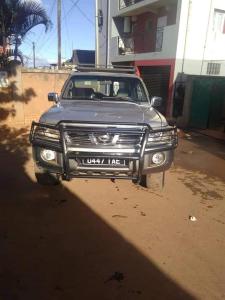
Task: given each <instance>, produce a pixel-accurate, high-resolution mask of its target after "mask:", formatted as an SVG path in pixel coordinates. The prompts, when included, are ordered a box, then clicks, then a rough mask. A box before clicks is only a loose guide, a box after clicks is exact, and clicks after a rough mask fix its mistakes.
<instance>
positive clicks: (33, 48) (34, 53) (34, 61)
mask: <svg viewBox="0 0 225 300" xmlns="http://www.w3.org/2000/svg"><path fill="white" fill-rule="evenodd" d="M32 44H33V66H34V69H35V68H36V64H35V42H33V43H32Z"/></svg>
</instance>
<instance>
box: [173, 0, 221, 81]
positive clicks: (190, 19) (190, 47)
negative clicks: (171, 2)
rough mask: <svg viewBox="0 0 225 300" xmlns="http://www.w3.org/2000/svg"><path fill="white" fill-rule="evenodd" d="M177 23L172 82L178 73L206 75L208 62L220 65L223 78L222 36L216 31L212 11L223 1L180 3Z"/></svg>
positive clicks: (182, 1) (218, 7)
mask: <svg viewBox="0 0 225 300" xmlns="http://www.w3.org/2000/svg"><path fill="white" fill-rule="evenodd" d="M179 2H180V20H179V33H178V42H177V53H176V67H175V78H176V75H177V74H178V73H182V72H183V73H185V74H193V75H205V74H206V73H207V65H208V62H216V63H221V71H220V74H218V75H220V76H225V51H224V49H225V34H223V33H219V32H217V31H215V28H214V11H215V9H220V10H223V11H225V1H224V0H204V1H199V0H179Z"/></svg>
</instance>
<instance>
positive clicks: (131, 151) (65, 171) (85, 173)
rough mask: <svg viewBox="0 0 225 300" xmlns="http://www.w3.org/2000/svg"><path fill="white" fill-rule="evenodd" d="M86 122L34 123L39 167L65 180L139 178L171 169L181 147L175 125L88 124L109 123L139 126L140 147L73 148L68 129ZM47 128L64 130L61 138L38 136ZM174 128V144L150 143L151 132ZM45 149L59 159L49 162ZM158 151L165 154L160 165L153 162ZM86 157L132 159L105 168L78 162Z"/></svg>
mask: <svg viewBox="0 0 225 300" xmlns="http://www.w3.org/2000/svg"><path fill="white" fill-rule="evenodd" d="M86 125H87V124H85V123H81V122H79V123H73V122H60V123H59V124H58V125H57V126H52V125H46V124H40V123H36V122H33V123H32V126H31V131H30V142H31V144H32V146H33V157H34V160H35V163H36V165H37V167H39V168H41V169H43V170H46V171H48V172H52V173H57V174H60V175H61V176H62V178H63V179H65V180H69V179H71V178H74V177H78V178H79V177H80V178H118V179H132V180H136V181H139V180H140V178H141V175H143V174H148V173H153V172H160V171H164V170H167V169H168V168H169V167H170V165H171V163H172V161H173V153H174V148H175V147H176V146H177V132H176V128H175V127H167V128H164V129H160V130H152V129H151V127H150V126H149V125H148V124H144V123H141V124H136V123H120V124H118V123H116V124H115V123H110V124H103V123H100V122H98V123H96V122H95V123H93V124H92V123H88V125H89V126H91V125H93V127H94V126H99V127H101V126H103V125H104V126H105V125H107V126H109V127H110V130H111V131H112V132H113V131H115V130H116V129H115V128H114V127H113V126H114V125H116V126H122V128H124V127H126V126H131V127H132V126H134V127H135V126H137V127H138V128H141V130H142V135H141V141H140V144H139V146H138V147H136V148H135V147H130V148H126V149H125V148H121V149H120V148H117V149H116V148H115V147H114V148H113V147H112V148H111V147H101V145H100V146H99V147H94V148H81V147H78V146H75V147H71V146H69V145H68V143H67V136H66V134H67V131H68V127H69V128H76V126H81V127H82V126H86ZM40 126H41V127H42V128H46V129H50V130H51V129H53V130H55V129H57V130H59V132H60V139H59V141H58V142H57V143H56V142H53V141H49V140H46V139H43V138H37V137H36V136H35V130H36V128H37V127H40ZM171 130H173V132H174V137H173V139H172V140H171V142H170V143H167V144H165V143H164V144H162V143H161V144H160V143H158V144H154V145H152V146H151V147H149V145H148V138H149V136H150V135H151V134H153V133H157V132H163V133H165V132H169V131H171ZM42 149H49V150H53V151H55V152H56V153H57V160H56V162H55V163H53V164H52V163H48V162H46V161H44V160H43V159H42V158H41V155H40V152H41V150H42ZM156 152H161V153H163V154H164V161H163V162H162V163H161V164H159V165H154V164H153V163H152V155H153V154H154V153H156ZM85 157H97V158H106V157H107V158H112V159H115V158H119V159H124V160H126V161H128V164H127V165H126V166H124V167H122V168H121V167H116V166H114V167H112V166H107V167H102V166H100V167H99V166H90V167H89V166H88V167H87V166H83V165H81V164H79V163H78V161H79V159H80V158H85Z"/></svg>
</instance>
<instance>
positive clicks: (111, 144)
mask: <svg viewBox="0 0 225 300" xmlns="http://www.w3.org/2000/svg"><path fill="white" fill-rule="evenodd" d="M126 72H128V71H127V69H126V70H124V69H112V70H108V69H106V70H100V69H95V70H92V71H90V70H89V71H87V70H85V71H84V70H83V71H79V72H74V73H72V74H71V75H70V76H69V78H68V79H67V81H66V82H65V84H64V86H63V88H62V92H61V95H60V96H58V94H56V93H50V94H49V95H48V100H49V101H53V102H55V103H54V105H53V106H52V107H51V108H50V109H49V110H48V111H47V112H45V113H44V114H43V115H42V116H41V118H40V121H39V123H36V122H33V123H32V127H31V132H30V141H31V143H32V146H33V159H34V162H35V175H36V178H37V181H38V183H40V184H45V185H48V184H49V185H54V184H58V183H60V180H61V179H63V180H70V179H72V178H109V179H112V180H113V179H117V178H118V179H130V180H132V181H133V182H134V183H136V184H141V185H143V186H145V187H150V186H151V182H152V179H153V177H154V176H153V174H156V173H157V174H158V175H160V176H159V177H160V184H161V185H162V184H163V182H164V172H165V170H167V169H168V168H169V167H170V165H171V163H172V161H173V154H174V148H175V147H176V146H177V132H176V128H175V127H171V126H169V125H168V123H167V122H166V120H165V118H164V117H163V116H162V115H161V114H160V113H159V112H158V111H157V110H156V109H155V107H158V106H159V105H160V102H161V98H159V97H153V98H152V99H151V100H150V99H149V96H148V92H147V89H146V87H145V85H144V83H143V81H142V80H141V79H140V77H138V76H136V75H135V74H127V73H126Z"/></svg>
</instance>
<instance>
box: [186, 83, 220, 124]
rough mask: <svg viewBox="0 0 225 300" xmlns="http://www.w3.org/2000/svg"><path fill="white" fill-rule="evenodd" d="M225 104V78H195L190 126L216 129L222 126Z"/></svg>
mask: <svg viewBox="0 0 225 300" xmlns="http://www.w3.org/2000/svg"><path fill="white" fill-rule="evenodd" d="M224 105H225V78H215V77H213V78H209V77H206V78H203V77H201V78H195V79H194V80H193V92H192V103H191V114H190V126H192V127H196V128H201V129H206V128H210V129H215V128H217V127H218V126H220V124H221V121H222V118H223V108H224Z"/></svg>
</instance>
